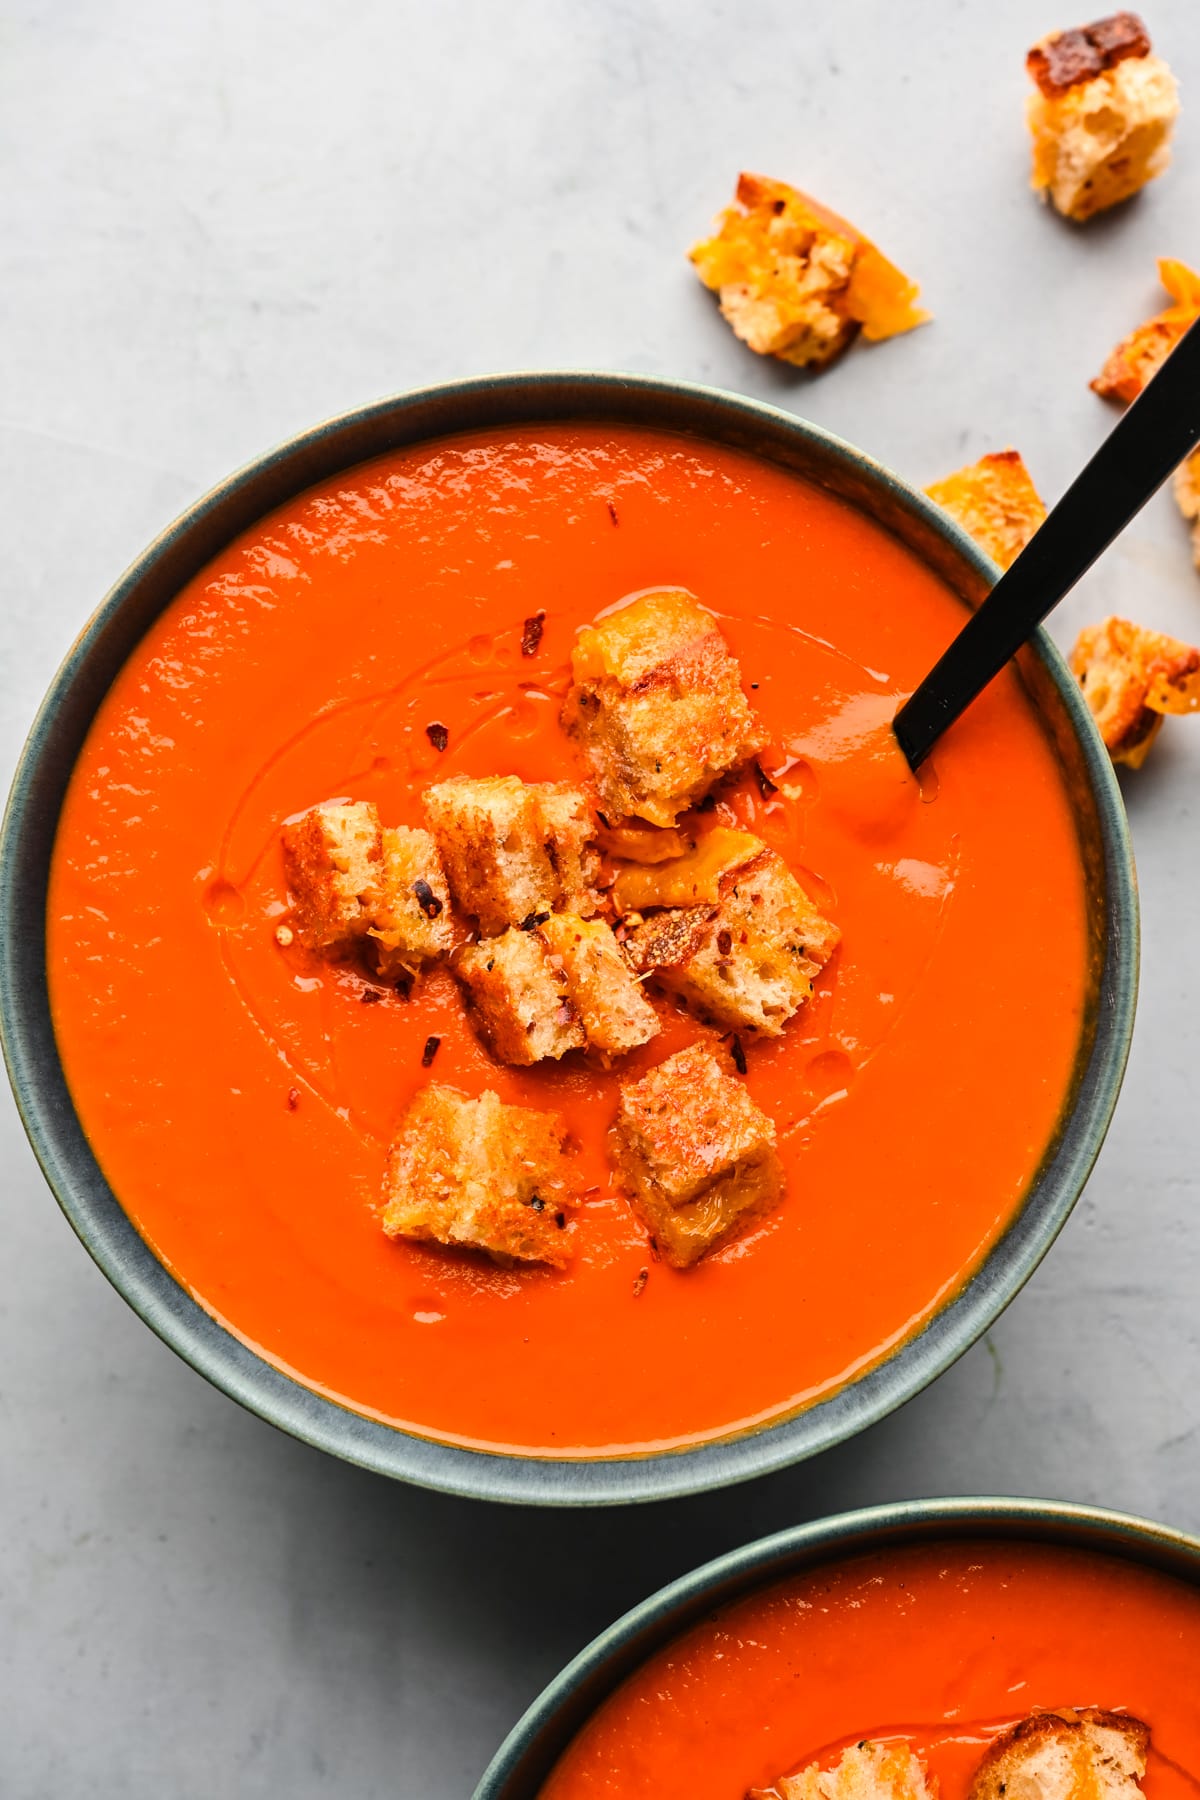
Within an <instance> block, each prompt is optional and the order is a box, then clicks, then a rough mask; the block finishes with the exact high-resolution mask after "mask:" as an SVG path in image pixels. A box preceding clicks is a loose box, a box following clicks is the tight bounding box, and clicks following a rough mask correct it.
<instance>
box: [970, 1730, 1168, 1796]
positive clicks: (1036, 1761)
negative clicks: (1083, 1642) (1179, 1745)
mask: <svg viewBox="0 0 1200 1800" xmlns="http://www.w3.org/2000/svg"><path fill="white" fill-rule="evenodd" d="M1149 1748H1150V1731H1149V1727H1148V1726H1146V1725H1143V1723H1142V1721H1141V1720H1140V1719H1135V1718H1133V1717H1132V1715H1131V1714H1129V1713H1110V1712H1098V1711H1096V1710H1094V1709H1093V1708H1091V1707H1088V1708H1085V1709H1084V1710H1083V1711H1081V1712H1076V1711H1074V1710H1073V1709H1070V1708H1065V1709H1064V1710H1063V1711H1062V1712H1039V1713H1031V1714H1030V1716H1029V1717H1028V1718H1027V1719H1022V1720H1021V1721H1020V1723H1019V1724H1017V1725H1014V1726H1013V1727H1012V1728H1011V1729H1010V1730H1009V1731H1006V1732H1004V1733H1003V1734H1002V1735H1001V1736H1000V1737H998V1738H996V1739H995V1740H994V1741H993V1742H992V1743H991V1744H989V1746H988V1748H987V1750H986V1751H985V1752H984V1755H983V1758H982V1760H981V1762H980V1764H979V1767H978V1768H977V1769H976V1771H975V1778H974V1780H973V1781H972V1783H971V1787H970V1792H969V1795H968V1800H1005V1796H1007V1797H1008V1800H1078V1796H1079V1795H1081V1794H1087V1795H1089V1796H1091V1800H1141V1788H1140V1787H1139V1785H1138V1784H1139V1782H1140V1781H1141V1779H1142V1777H1143V1776H1144V1775H1145V1773H1146V1754H1147V1751H1148V1750H1149Z"/></svg>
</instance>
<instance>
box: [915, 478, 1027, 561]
mask: <svg viewBox="0 0 1200 1800" xmlns="http://www.w3.org/2000/svg"><path fill="white" fill-rule="evenodd" d="M925 492H926V493H927V494H928V495H929V498H930V499H931V500H934V501H936V502H937V504H938V505H939V506H940V507H941V508H942V509H943V511H945V512H948V513H949V514H950V517H951V518H952V519H957V521H958V523H959V524H960V525H961V526H962V528H963V530H964V531H968V532H970V534H971V536H972V537H973V538H974V539H975V542H976V543H977V544H978V545H979V547H980V549H981V550H983V551H984V552H985V553H986V554H987V555H988V556H990V557H991V559H992V561H993V562H996V563H999V565H1000V567H1001V568H1002V569H1007V568H1008V567H1009V566H1010V564H1012V563H1014V562H1015V561H1016V560H1017V557H1018V556H1019V555H1020V554H1021V552H1022V550H1023V549H1024V548H1025V546H1026V544H1027V543H1028V542H1029V540H1030V538H1031V537H1032V536H1033V534H1034V532H1035V531H1036V530H1037V528H1038V526H1039V525H1040V524H1041V523H1042V520H1043V519H1044V518H1045V517H1046V507H1045V504H1044V502H1043V500H1042V497H1041V495H1040V494H1039V493H1038V491H1037V489H1036V488H1035V487H1034V485H1033V480H1032V478H1031V476H1030V474H1029V470H1028V469H1027V468H1026V467H1025V464H1024V463H1023V461H1022V460H1021V456H1020V453H1019V452H1018V451H1016V450H998V451H993V452H992V453H991V454H990V455H988V456H981V457H980V459H979V461H978V462H975V463H970V464H968V466H967V467H966V468H964V469H958V470H956V471H955V473H954V474H953V475H947V476H946V477H945V479H944V480H943V481H935V482H934V483H933V484H932V486H930V487H927V488H926V489H925Z"/></svg>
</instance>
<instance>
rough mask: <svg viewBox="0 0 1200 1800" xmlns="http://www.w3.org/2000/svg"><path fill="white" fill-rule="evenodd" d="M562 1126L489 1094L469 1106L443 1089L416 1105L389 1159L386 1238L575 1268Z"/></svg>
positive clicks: (425, 1094)
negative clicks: (567, 1208) (572, 1257)
mask: <svg viewBox="0 0 1200 1800" xmlns="http://www.w3.org/2000/svg"><path fill="white" fill-rule="evenodd" d="M563 1136H564V1131H563V1124H562V1120H561V1119H559V1118H558V1117H557V1116H556V1115H555V1114H553V1113H546V1112H537V1111H534V1110H533V1109H532V1108H530V1107H527V1106H504V1105H502V1103H501V1101H500V1098H499V1096H498V1095H497V1094H494V1093H492V1092H491V1091H490V1090H488V1091H487V1092H485V1093H482V1094H480V1096H479V1098H478V1099H477V1100H468V1099H467V1098H466V1097H465V1096H464V1095H462V1094H460V1093H459V1092H458V1091H457V1090H456V1089H454V1088H450V1087H444V1086H441V1085H440V1084H438V1083H436V1082H434V1083H432V1084H431V1085H430V1086H429V1087H427V1088H423V1089H422V1090H421V1092H420V1093H419V1094H418V1095H417V1096H416V1098H415V1099H414V1100H413V1101H412V1103H411V1105H410V1106H409V1107H408V1110H407V1111H406V1112H405V1114H404V1117H403V1118H402V1119H401V1121H400V1126H399V1129H398V1130H397V1132H396V1136H395V1137H394V1139H393V1140H392V1145H391V1148H390V1150H389V1151H388V1158H387V1168H386V1171H385V1174H384V1182H383V1215H382V1218H383V1229H384V1230H385V1231H386V1232H387V1234H388V1236H389V1237H402V1238H413V1239H416V1240H418V1241H423V1242H427V1243H437V1244H452V1245H461V1246H464V1247H467V1248H470V1249H474V1250H483V1251H486V1252H487V1254H488V1255H489V1256H491V1257H492V1258H493V1259H494V1260H495V1261H496V1262H498V1263H501V1264H506V1265H507V1264H511V1263H513V1262H542V1263H550V1264H551V1265H552V1266H553V1267H554V1268H556V1269H561V1268H564V1267H565V1266H566V1264H567V1263H568V1262H569V1260H570V1253H571V1249H570V1238H569V1234H568V1232H567V1230H566V1216H567V1215H566V1211H565V1208H566V1207H567V1206H568V1204H569V1203H570V1201H571V1200H572V1198H573V1197H574V1196H573V1194H572V1192H571V1184H570V1181H569V1176H568V1166H567V1162H566V1158H565V1156H564V1155H563Z"/></svg>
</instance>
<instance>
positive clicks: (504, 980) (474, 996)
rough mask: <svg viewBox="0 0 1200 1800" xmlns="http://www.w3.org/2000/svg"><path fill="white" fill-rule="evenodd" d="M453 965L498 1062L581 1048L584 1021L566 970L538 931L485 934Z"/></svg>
mask: <svg viewBox="0 0 1200 1800" xmlns="http://www.w3.org/2000/svg"><path fill="white" fill-rule="evenodd" d="M455 971H456V973H457V974H458V976H459V977H460V979H461V980H462V981H463V982H464V984H465V985H466V989H467V992H468V994H469V995H470V998H471V1012H472V1016H473V1018H474V1021H475V1023H476V1024H477V1025H478V1027H479V1030H480V1032H481V1034H482V1036H483V1038H484V1040H485V1041H486V1043H487V1046H488V1049H489V1050H490V1051H491V1052H492V1055H493V1056H495V1057H496V1058H497V1059H498V1060H499V1061H500V1062H506V1063H515V1064H517V1065H519V1066H520V1065H524V1064H527V1063H535V1062H541V1060H542V1058H543V1057H547V1056H549V1057H555V1058H557V1057H560V1056H565V1055H566V1053H567V1051H568V1050H582V1049H583V1045H584V1036H583V1027H582V1025H581V1024H580V1023H579V1016H578V1014H577V1013H576V1011H575V1008H574V1006H573V1005H572V1004H571V997H570V995H569V993H568V992H567V978H566V975H565V974H564V973H563V971H562V969H561V967H560V968H556V967H555V966H554V964H553V963H552V962H551V960H550V958H549V957H548V956H547V954H546V946H545V945H544V944H543V942H542V940H541V938H540V937H538V935H537V934H536V932H534V931H522V930H520V928H519V927H516V928H513V929H511V930H509V931H506V932H504V933H502V935H501V936H500V937H494V938H484V939H483V941H482V942H481V943H478V944H472V945H471V946H470V947H469V949H466V950H463V951H462V952H461V953H460V955H459V956H458V958H457V960H456V962H455Z"/></svg>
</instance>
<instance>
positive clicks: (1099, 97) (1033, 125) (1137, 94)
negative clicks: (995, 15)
mask: <svg viewBox="0 0 1200 1800" xmlns="http://www.w3.org/2000/svg"><path fill="white" fill-rule="evenodd" d="M1025 64H1026V67H1027V68H1028V70H1029V73H1030V75H1031V76H1032V77H1033V79H1034V81H1035V82H1036V83H1037V89H1038V91H1037V92H1036V93H1035V94H1031V95H1030V97H1029V100H1028V102H1027V103H1026V116H1027V118H1028V121H1029V129H1030V132H1031V133H1032V136H1033V178H1032V182H1033V187H1034V189H1035V190H1036V191H1037V192H1038V193H1040V194H1041V195H1042V196H1043V197H1044V198H1048V199H1049V200H1050V201H1051V202H1052V203H1053V205H1054V206H1055V207H1056V208H1057V209H1058V211H1059V212H1060V213H1062V214H1063V215H1064V216H1065V217H1066V218H1068V219H1076V220H1084V219H1090V218H1091V217H1092V216H1093V214H1095V213H1098V212H1103V211H1104V210H1105V209H1106V208H1108V207H1110V206H1116V205H1117V204H1118V203H1119V202H1120V201H1122V200H1128V199H1129V197H1130V195H1131V194H1136V193H1137V192H1138V190H1139V188H1143V187H1145V185H1146V183H1147V182H1148V181H1153V180H1154V178H1155V177H1156V176H1158V175H1161V174H1162V172H1163V170H1164V169H1165V168H1166V166H1167V164H1168V163H1169V161H1170V160H1171V152H1170V139H1171V132H1172V129H1173V127H1174V124H1175V119H1176V117H1177V115H1178V112H1179V90H1178V88H1177V86H1176V83H1175V77H1174V76H1173V75H1172V73H1171V71H1170V69H1169V68H1168V67H1167V65H1166V63H1165V62H1163V60H1162V58H1161V57H1159V56H1152V55H1151V53H1150V39H1149V37H1148V36H1147V34H1146V28H1145V26H1144V25H1143V24H1142V22H1141V20H1140V19H1139V18H1137V17H1136V15H1134V14H1133V13H1116V14H1114V15H1113V16H1112V17H1111V18H1108V19H1100V20H1098V21H1097V22H1096V23H1095V24H1094V25H1085V26H1084V27H1083V28H1082V29H1081V30H1078V31H1061V32H1057V33H1056V34H1055V35H1054V36H1052V37H1048V38H1044V39H1043V40H1042V42H1041V43H1040V44H1035V45H1034V47H1033V49H1032V50H1031V51H1030V52H1029V55H1028V56H1027V57H1026V59H1025Z"/></svg>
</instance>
